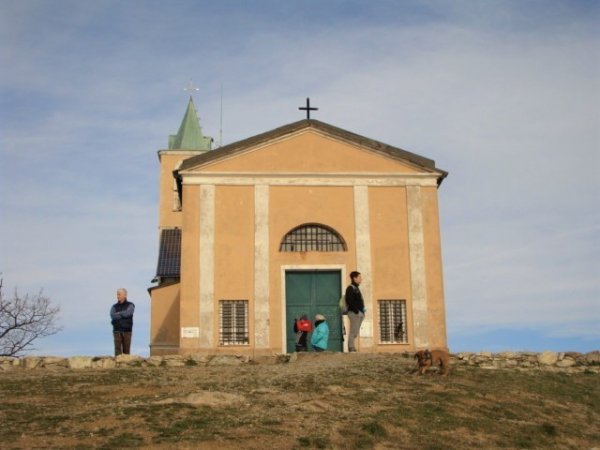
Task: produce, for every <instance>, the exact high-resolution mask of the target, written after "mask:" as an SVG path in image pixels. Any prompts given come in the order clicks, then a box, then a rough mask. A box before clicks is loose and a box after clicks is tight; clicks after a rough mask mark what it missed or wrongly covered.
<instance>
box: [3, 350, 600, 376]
mask: <svg viewBox="0 0 600 450" xmlns="http://www.w3.org/2000/svg"><path fill="white" fill-rule="evenodd" d="M359 355H361V354H352V355H348V357H350V358H352V357H354V356H359ZM413 355H414V354H413V353H404V354H403V356H404V357H406V358H412V356H413ZM297 356H298V355H297V354H295V353H293V354H291V355H276V356H272V357H266V356H265V357H260V358H254V359H253V358H250V357H248V356H236V355H193V356H178V355H171V356H151V357H149V358H143V357H141V356H135V355H119V356H116V357H112V356H73V357H70V358H63V357H56V356H26V357H23V358H13V357H6V356H3V357H0V372H2V371H8V370H20V369H46V370H67V369H113V368H122V367H184V366H198V365H240V364H248V363H253V364H278V363H288V362H290V363H293V362H294V361H296V360H297ZM303 356H304V355H303ZM320 356H322V357H327V353H324V354H320ZM451 359H452V361H451V365H452V366H475V367H479V368H481V369H516V370H546V371H565V372H592V373H599V374H600V351H593V352H590V353H586V354H583V353H576V352H562V353H559V352H550V351H548V352H543V353H526V352H503V353H489V352H479V353H457V354H452V355H451Z"/></svg>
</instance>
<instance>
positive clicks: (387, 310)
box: [379, 300, 408, 344]
mask: <svg viewBox="0 0 600 450" xmlns="http://www.w3.org/2000/svg"><path fill="white" fill-rule="evenodd" d="M379 342H380V343H381V344H406V343H407V342H408V336H407V333H406V300H379Z"/></svg>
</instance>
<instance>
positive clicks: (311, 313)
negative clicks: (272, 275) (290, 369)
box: [285, 270, 342, 353]
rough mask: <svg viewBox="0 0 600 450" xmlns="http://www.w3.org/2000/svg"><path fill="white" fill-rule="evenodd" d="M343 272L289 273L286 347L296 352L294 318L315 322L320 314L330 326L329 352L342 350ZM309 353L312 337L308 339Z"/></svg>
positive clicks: (286, 290) (294, 271) (286, 288)
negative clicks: (304, 316)
mask: <svg viewBox="0 0 600 450" xmlns="http://www.w3.org/2000/svg"><path fill="white" fill-rule="evenodd" d="M340 289H341V272H340V271H339V270H291V271H286V273H285V302H286V318H287V323H286V329H287V334H286V344H287V345H286V346H287V352H288V353H291V352H294V351H295V333H294V318H296V317H300V316H302V315H303V314H306V315H307V316H308V318H309V319H310V320H311V322H313V324H314V320H315V315H316V314H323V315H324V316H325V317H326V318H327V324H328V325H329V344H328V348H327V350H329V351H334V352H340V351H342V324H341V315H340V311H339V300H340V297H341V291H340ZM308 342H309V351H311V350H312V348H311V346H310V334H309V336H308Z"/></svg>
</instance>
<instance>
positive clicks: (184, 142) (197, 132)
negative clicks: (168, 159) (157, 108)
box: [169, 96, 213, 150]
mask: <svg viewBox="0 0 600 450" xmlns="http://www.w3.org/2000/svg"><path fill="white" fill-rule="evenodd" d="M212 141H213V139H212V138H211V137H210V136H204V135H203V134H202V127H201V126H200V120H199V119H198V113H197V112H196V108H195V107H194V100H192V97H191V96H190V101H189V102H188V107H187V110H186V111H185V115H184V116H183V120H182V121H181V126H180V127H179V131H178V132H177V134H172V135H170V136H169V150H210V149H211V144H212Z"/></svg>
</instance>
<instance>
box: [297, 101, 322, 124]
mask: <svg viewBox="0 0 600 450" xmlns="http://www.w3.org/2000/svg"><path fill="white" fill-rule="evenodd" d="M298 109H299V110H302V111H306V118H307V119H310V112H311V111H318V110H319V108H311V107H310V98H308V97H306V106H304V107H302V106H301V107H299V108H298Z"/></svg>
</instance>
